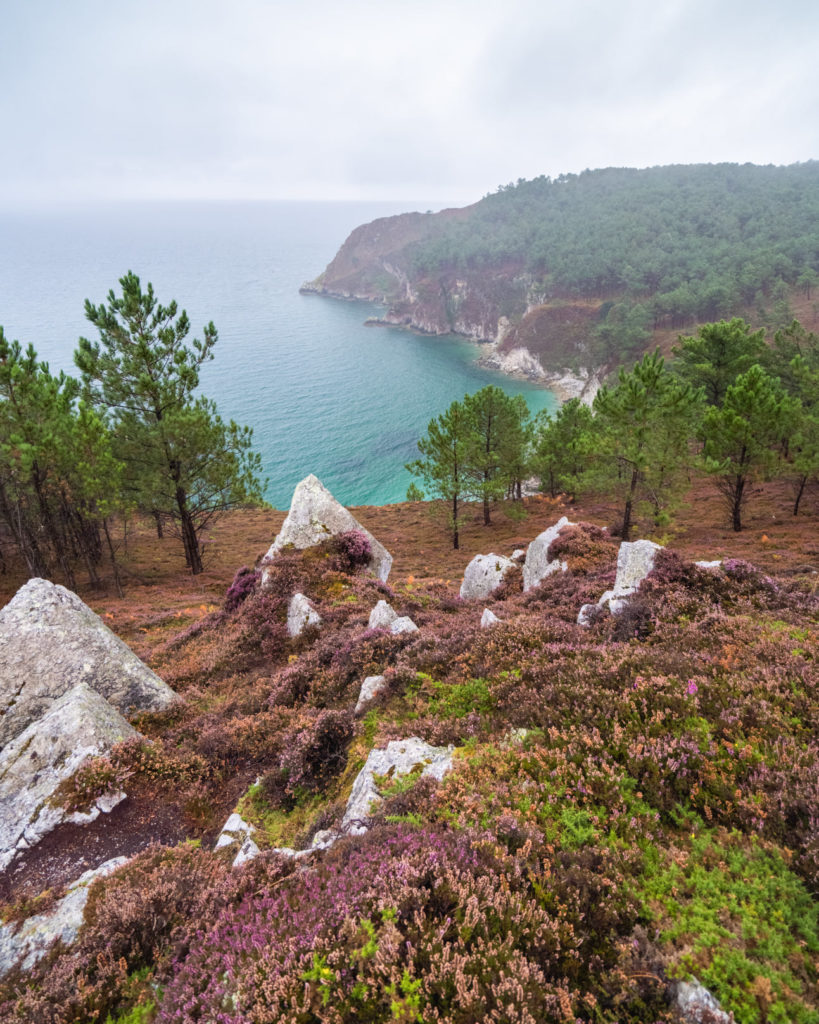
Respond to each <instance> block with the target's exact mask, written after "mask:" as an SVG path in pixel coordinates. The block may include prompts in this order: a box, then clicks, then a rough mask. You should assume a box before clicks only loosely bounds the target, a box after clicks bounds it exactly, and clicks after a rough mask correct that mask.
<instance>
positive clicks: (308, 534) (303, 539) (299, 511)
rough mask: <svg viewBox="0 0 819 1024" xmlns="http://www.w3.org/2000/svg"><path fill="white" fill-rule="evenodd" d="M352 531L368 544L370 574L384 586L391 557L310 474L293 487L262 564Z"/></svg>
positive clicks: (264, 579)
mask: <svg viewBox="0 0 819 1024" xmlns="http://www.w3.org/2000/svg"><path fill="white" fill-rule="evenodd" d="M351 530H358V531H360V532H361V533H363V534H364V535H365V536H366V538H367V540H368V541H369V542H370V551H371V554H370V562H369V567H370V571H371V572H373V573H374V575H376V576H377V577H378V578H379V579H380V580H381V582H382V583H386V581H387V577H388V576H389V574H390V568H391V567H392V555H391V554H390V553H389V551H387V549H386V548H385V547H384V545H383V544H381V543H379V542H378V541H377V540H376V539H375V537H373V535H372V534H371V533H370V532H369V530H365V529H364V527H363V526H362V525H361V523H359V522H358V520H357V519H356V518H355V516H353V514H352V513H351V512H349V511H348V510H347V509H346V508H345V507H344V506H343V505H341V504H340V503H339V502H337V501H336V499H335V498H334V497H333V496H332V494H331V493H330V492H329V491H328V490H327V488H326V487H325V486H324V485H323V484H322V482H321V481H320V480H319V479H318V478H317V477H315V476H314V475H313V474H312V473H311V474H310V475H309V476H308V477H305V478H304V480H302V481H301V483H299V484H298V485H297V486H296V489H295V491H294V492H293V500H292V501H291V502H290V511H289V512H288V514H287V518H286V519H285V521H284V523H283V524H282V528H281V531H280V533H279V534H278V536H277V537H276V539H275V540H274V541H273V543H272V545H271V546H270V550H269V551H268V552H267V555H266V556H265V561H267V562H270V561H272V560H273V559H274V558H275V557H276V555H278V554H279V552H280V551H281V550H282V549H283V548H285V547H287V546H288V545H290V546H292V547H294V548H296V549H297V550H303V549H304V548H310V547H313V546H314V545H316V544H321V542H322V541H325V540H327V539H328V538H329V537H333V536H336V535H337V534H340V533H349V532H350V531H351ZM268 582H269V573H268V571H267V570H263V571H262V586H265V585H267V584H268Z"/></svg>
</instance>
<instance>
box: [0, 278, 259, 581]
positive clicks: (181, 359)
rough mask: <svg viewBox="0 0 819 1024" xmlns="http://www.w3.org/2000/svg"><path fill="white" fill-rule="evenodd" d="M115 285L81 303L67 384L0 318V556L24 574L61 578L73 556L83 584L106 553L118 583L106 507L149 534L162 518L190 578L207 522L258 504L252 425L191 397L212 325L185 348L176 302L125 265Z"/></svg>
mask: <svg viewBox="0 0 819 1024" xmlns="http://www.w3.org/2000/svg"><path fill="white" fill-rule="evenodd" d="M120 286H121V288H122V295H121V296H119V297H118V296H116V295H115V294H114V292H113V291H111V292H110V293H109V295H108V301H107V305H104V304H101V305H100V306H94V305H92V304H91V303H90V302H86V317H87V318H88V320H89V322H90V323H92V324H93V325H94V326H95V327H97V328H98V330H99V333H100V341H99V342H97V343H93V342H91V341H89V340H88V339H86V338H81V339H80V340H79V344H78V348H77V351H76V353H75V361H76V364H77V367H78V368H79V370H80V373H81V380H80V381H76V380H74V379H73V378H71V377H69V376H67V375H66V374H63V373H61V374H60V375H59V376H57V377H55V376H54V375H52V374H51V372H50V370H49V367H48V365H47V364H46V363H43V362H40V361H39V360H38V359H37V354H36V352H35V351H34V349H33V348H32V347H31V346H29V347H28V348H27V349H26V351H25V352H24V351H23V349H22V346H21V345H20V344H19V343H18V342H16V341H14V342H10V341H8V340H7V339H6V338H5V336H4V335H3V332H2V328H0V520H1V521H2V526H3V533H2V535H0V563H2V561H3V559H4V558H5V557H6V556H7V557H9V558H10V557H12V556H15V555H19V556H22V558H23V559H24V560H25V562H26V565H27V567H28V570H29V572H30V574H31V575H33V576H50V575H52V574H53V573H54V572H55V571H59V572H60V574H61V575H62V576H63V578H64V579H65V580H66V581H67V582H68V584H69V586H73V585H74V583H75V580H76V567H77V566H78V565H82V567H83V568H84V569H85V570H86V571H87V574H88V577H89V579H90V580H91V581H92V582H96V581H97V580H98V578H99V574H100V565H101V563H102V562H103V560H104V559H105V558H107V559H108V560H109V562H110V566H111V568H112V571H113V572H114V575H115V577H117V579H118V576H117V566H116V553H115V546H114V542H113V540H112V536H111V532H110V520H111V517H112V516H113V515H115V514H116V515H118V516H119V517H120V519H122V518H123V517H125V516H127V515H128V514H130V513H132V512H134V511H137V512H140V513H147V514H150V515H152V516H153V517H154V520H155V522H156V526H157V530H158V532H159V533H160V535H161V533H162V529H163V527H164V525H166V524H170V525H171V526H172V527H173V528H174V529H175V530H176V532H177V533H178V535H179V536H180V538H181V540H182V543H183V549H184V552H185V561H186V564H187V565H188V567H189V568H190V570H191V572H192V573H194V574H197V573H199V572H201V571H202V557H201V550H200V536H201V533H202V531H203V530H204V529H205V527H206V526H207V525H208V523H210V522H211V521H212V520H213V518H214V517H216V516H218V515H219V514H220V513H222V512H224V511H225V510H226V509H230V508H235V507H237V506H239V505H243V504H248V503H252V502H259V501H261V500H262V498H261V490H262V488H261V484H260V482H259V472H260V466H261V463H260V460H259V456H258V455H257V454H256V453H254V452H253V450H252V431H251V430H250V428H248V427H239V426H238V425H237V424H236V423H234V422H233V421H232V420H231V421H230V422H228V423H226V422H225V421H224V420H223V419H222V418H221V417H220V416H219V414H218V412H217V410H216V405H215V403H214V402H212V401H211V400H209V399H207V398H205V397H204V396H202V395H198V394H197V393H196V392H197V388H198V384H199V368H200V367H201V365H202V364H203V363H204V362H205V361H206V360H209V359H212V358H213V351H212V350H213V347H214V345H215V344H216V341H217V333H216V328H215V327H214V326H213V324H212V323H211V324H209V325H208V326H207V328H206V329H205V333H204V338H203V340H202V341H198V340H194V341H193V343H192V345H191V346H189V345H188V344H187V343H186V341H185V339H186V337H187V334H188V332H189V329H190V323H189V321H188V318H187V315H186V313H185V311H184V310H182V312H181V313H179V314H178V315H177V306H176V303H175V302H172V303H171V304H170V305H169V306H163V305H161V304H160V303H159V302H158V301H157V299H156V297H155V295H154V292H153V288H152V287H151V285H150V284H149V285H148V287H147V289H146V290H145V291H143V290H142V287H141V285H140V281H139V278H138V277H137V276H136V275H135V274H133V273H131V272H129V273H128V274H126V275H125V276H124V277H123V278H121V279H120ZM103 538H104V542H103Z"/></svg>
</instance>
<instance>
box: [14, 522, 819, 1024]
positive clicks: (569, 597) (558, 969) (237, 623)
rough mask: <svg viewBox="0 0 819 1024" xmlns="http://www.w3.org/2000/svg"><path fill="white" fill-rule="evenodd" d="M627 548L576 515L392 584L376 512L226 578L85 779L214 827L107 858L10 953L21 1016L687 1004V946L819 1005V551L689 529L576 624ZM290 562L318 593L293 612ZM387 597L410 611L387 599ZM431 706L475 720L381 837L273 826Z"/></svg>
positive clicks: (314, 812)
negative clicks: (691, 543) (370, 568)
mask: <svg viewBox="0 0 819 1024" xmlns="http://www.w3.org/2000/svg"><path fill="white" fill-rule="evenodd" d="M515 529H516V532H517V534H521V533H526V532H528V524H527V523H525V522H524V523H523V524H518V525H517V526H516V528H515ZM534 532H536V531H532V533H533V534H534ZM617 547H618V542H617V541H615V540H613V539H612V538H611V537H610V536H609V534H608V533H607V532H606V531H603V530H602V529H600V528H599V526H597V525H591V524H588V523H584V522H582V521H581V522H580V524H579V525H577V526H574V527H572V528H571V529H570V530H567V531H565V533H563V534H561V536H560V538H559V541H558V542H556V544H555V545H554V549H553V550H552V551H551V555H552V556H553V557H558V556H559V557H560V558H561V559H565V560H566V561H567V563H568V570H567V572H566V573H556V574H554V575H553V576H550V577H548V578H546V579H545V580H544V581H543V582H542V583H541V584H540V586H538V587H536V588H534V589H533V590H531V591H529V592H527V593H526V594H523V593H522V592H521V589H520V575H519V573H515V574H510V576H511V578H509V579H507V581H506V582H505V583H504V584H503V586H502V587H500V588H498V590H496V591H495V592H494V593H493V594H492V595H491V596H490V597H489V598H488V599H487V601H486V602H485V603H476V604H470V603H469V602H464V601H461V600H460V599H459V598H457V597H456V594H457V581H456V582H455V583H451V584H450V585H447V583H446V582H445V581H444V580H443V579H442V578H441V577H439V576H427V577H424V578H414V577H413V576H411V575H405V576H403V577H401V576H399V577H397V578H394V579H393V580H392V581H391V583H392V585H391V586H387V585H384V584H381V583H379V582H378V581H377V580H375V579H373V578H372V577H371V576H369V575H367V574H366V572H364V571H362V569H361V565H362V562H363V561H364V560H365V559H366V553H365V552H364V551H363V550H362V548H361V545H360V544H359V543H358V539H357V538H356V537H347V538H344V539H342V540H338V539H336V540H335V541H332V542H327V543H326V544H324V545H321V546H319V547H317V548H314V549H310V550H308V551H305V552H295V551H285V552H283V553H282V554H281V555H280V556H279V557H278V558H277V559H276V560H275V561H274V562H273V563H272V564H271V565H270V567H269V573H270V574H271V585H270V587H269V588H268V589H266V590H261V589H260V588H259V585H258V577H257V574H256V573H255V571H254V570H244V571H242V572H240V573H238V574H237V575H236V577H235V579H234V580H233V583H232V584H231V583H230V579H231V577H230V576H228V577H227V580H226V582H225V586H224V591H223V592H224V593H226V594H227V596H226V598H225V600H224V601H222V602H219V606H218V607H217V608H214V609H213V610H210V611H208V610H205V611H204V612H203V614H201V615H200V616H198V617H197V618H196V619H195V620H194V621H193V623H190V624H188V625H187V626H186V627H185V628H184V629H182V631H181V632H177V633H176V634H174V635H170V633H169V631H166V630H164V629H163V631H162V633H161V634H160V635H162V639H161V640H160V642H159V643H156V644H155V645H154V647H153V652H152V664H153V666H154V667H155V668H156V669H157V670H158V671H159V672H160V673H161V674H162V675H163V677H164V678H165V679H166V680H167V681H168V682H169V683H171V685H173V686H174V688H175V689H176V690H177V691H178V693H179V694H180V700H179V701H178V702H177V703H176V704H175V705H174V706H173V707H171V708H170V709H168V710H166V711H164V712H161V713H157V714H143V715H141V716H140V717H139V727H140V729H141V731H142V732H143V733H144V734H145V735H146V737H147V740H143V741H140V742H131V743H128V744H122V745H120V746H118V747H116V748H114V750H113V751H112V753H111V754H110V755H109V757H108V758H105V759H97V760H96V761H94V762H91V763H90V764H89V765H88V766H87V767H86V769H85V770H84V771H83V772H82V773H81V774H80V775H79V776H78V777H77V779H76V780H75V785H74V787H73V789H72V791H71V792H68V793H65V794H63V799H64V800H65V801H66V802H67V803H69V804H70V805H71V806H72V807H76V808H81V807H83V806H87V805H88V804H89V803H90V802H91V801H92V800H93V799H94V798H95V797H96V796H97V795H99V794H100V793H101V792H104V791H106V790H108V789H111V788H115V787H116V786H119V785H125V786H126V788H127V789H128V791H129V794H133V795H134V799H136V798H138V797H139V795H140V794H141V795H142V796H143V797H145V798H146V799H147V798H150V799H151V800H153V801H155V802H156V803H157V804H162V805H167V806H170V807H173V808H174V809H175V813H176V814H178V815H179V817H180V819H181V820H182V821H183V822H184V823H185V828H186V829H187V831H188V834H189V836H190V837H191V839H192V840H193V842H189V843H187V844H183V845H181V846H178V847H172V848H167V847H166V848H161V847H154V848H151V849H149V850H147V851H145V852H143V853H140V854H139V855H138V856H137V858H136V859H135V860H133V861H132V862H131V863H130V864H129V865H127V866H126V867H125V868H123V869H121V870H120V871H119V872H117V873H116V874H114V875H113V876H111V877H110V878H108V879H105V880H103V881H101V882H98V883H96V884H95V888H94V891H93V894H92V899H91V901H90V902H89V908H88V910H87V912H86V923H85V925H84V927H83V930H82V932H81V934H80V939H79V941H78V944H77V945H76V946H74V947H73V948H72V949H71V950H67V951H64V950H60V949H57V950H55V951H54V952H53V953H52V955H51V958H50V960H49V961H48V962H47V963H44V964H43V965H41V966H40V967H38V968H35V969H34V970H33V971H31V972H30V973H29V974H28V975H27V976H26V977H25V978H23V977H21V976H17V977H14V978H8V979H6V981H5V982H4V983H3V986H2V989H1V990H0V992H1V995H0V998H2V1003H0V1019H4V1020H9V1021H26V1020H34V1019H36V1020H38V1021H39V1020H42V1021H46V1022H54V1024H58V1022H60V1024H63V1022H65V1024H68V1022H79V1021H100V1022H104V1021H106V1019H107V1018H108V1017H109V1016H110V1019H111V1021H112V1022H114V1021H139V1022H141V1024H148V1022H151V1021H154V1020H156V1021H162V1022H178V1024H183V1022H185V1024H188V1022H193V1021H210V1020H213V1021H222V1022H224V1024H240V1022H242V1024H245V1022H250V1021H253V1022H263V1021H270V1022H274V1021H275V1022H280V1021H281V1022H294V1024H295V1022H299V1024H307V1022H313V1021H315V1022H325V1021H326V1022H341V1021H373V1022H376V1021H384V1022H387V1021H403V1022H410V1021H424V1022H426V1021H446V1022H463V1024H466V1022H469V1021H476V1020H487V1021H497V1022H507V1021H508V1022H510V1024H511V1022H516V1024H517V1022H540V1021H551V1020H554V1021H564V1020H572V1021H575V1020H580V1021H589V1022H592V1021H593V1022H612V1024H613V1022H615V1021H635V1022H637V1021H646V1022H650V1021H662V1020H669V1021H671V1020H674V1019H675V1018H674V1011H673V1010H672V1008H671V1006H670V1005H669V1001H668V995H667V991H668V985H669V982H670V981H671V980H673V979H675V978H687V977H691V976H696V977H697V978H699V979H700V980H701V981H702V982H703V983H705V984H706V985H707V986H708V987H709V989H710V990H711V991H712V992H713V993H714V994H715V995H716V996H717V998H718V999H719V1000H720V1002H721V1003H722V1005H723V1007H724V1008H726V1009H728V1010H731V1011H732V1012H733V1013H734V1014H735V1016H736V1019H737V1020H738V1021H740V1022H742V1024H752V1022H756V1021H771V1022H786V1021H795V1022H800V1024H802V1022H805V1024H809V1022H817V1021H819V983H818V982H817V957H819V918H818V917H817V902H816V895H817V888H819V775H817V771H816V765H817V762H818V761H819V742H818V741H817V736H819V729H818V728H817V726H818V725H819V699H817V689H816V660H815V658H816V634H817V615H816V613H817V605H819V597H817V592H816V586H815V582H814V577H813V576H812V575H811V573H810V572H809V571H804V572H791V573H789V574H786V573H777V572H776V570H775V568H772V566H771V562H770V560H769V562H768V564H767V565H766V568H765V570H764V571H763V570H762V569H760V568H758V567H757V566H756V565H755V564H754V562H753V561H752V560H751V559H748V558H746V557H737V558H733V559H728V560H727V561H726V562H725V563H724V565H723V566H722V567H721V568H720V569H718V570H713V569H703V568H698V567H697V566H695V565H694V564H693V562H692V561H691V560H689V558H687V557H684V556H683V554H681V553H679V552H676V551H675V550H674V549H673V546H672V548H670V549H669V550H665V551H663V552H662V553H661V554H660V555H659V556H658V559H657V563H656V565H655V569H654V571H653V572H652V573H651V575H650V576H649V577H648V579H647V580H646V581H645V582H644V583H643V585H642V587H641V589H640V591H639V593H638V594H637V595H636V596H635V597H634V598H633V599H632V601H631V603H630V605H629V607H628V608H627V609H626V611H625V612H624V613H623V615H621V616H619V617H618V618H612V617H602V616H601V617H599V618H598V619H597V620H596V621H594V622H593V623H592V625H591V626H590V627H589V628H586V629H584V628H582V627H580V626H578V625H577V621H576V620H577V612H578V610H579V608H580V606H581V604H584V603H587V602H591V601H596V600H597V599H598V598H599V597H600V595H601V594H602V592H603V591H604V590H606V589H608V588H609V587H610V586H611V584H612V582H613V579H614V570H615V562H616V557H617ZM742 554H743V555H746V554H747V552H746V551H745V550H743V551H742ZM424 557H425V556H424ZM467 560H468V556H465V557H464V559H463V561H464V564H465V562H466V561H467ZM296 590H298V591H301V592H303V593H305V594H307V595H308V596H309V598H310V599H311V600H312V601H313V602H314V603H315V605H316V607H317V609H318V611H319V612H320V614H321V616H322V620H323V621H322V625H321V627H320V628H318V629H315V628H314V629H310V630H307V631H306V632H305V633H304V634H303V635H302V636H300V637H296V638H291V637H289V636H288V634H287V630H286V627H285V619H286V612H287V601H288V598H289V595H290V594H291V593H293V592H294V591H296ZM381 598H384V599H386V600H388V601H389V602H390V604H391V605H392V606H393V607H394V608H395V610H396V612H398V614H401V615H410V616H412V618H413V619H414V621H415V622H416V623H417V624H418V626H419V630H418V632H416V633H411V634H402V635H392V634H391V633H389V632H388V631H386V630H377V629H376V630H371V629H369V626H368V619H369V612H370V610H371V609H372V607H373V606H374V605H375V603H376V602H377V601H378V600H379V599H381ZM484 604H485V606H486V607H489V608H491V609H492V610H493V611H494V612H495V614H496V615H497V616H498V618H499V619H500V622H498V623H497V624H495V625H493V626H492V627H491V628H489V629H481V628H480V626H479V621H480V615H481V611H482V609H483V607H484ZM183 625H184V624H183ZM163 634H164V635H163ZM375 674H381V675H383V676H384V677H385V684H386V685H385V687H384V689H383V690H382V691H381V692H380V693H379V695H378V696H377V697H376V698H375V699H374V700H373V701H372V702H371V704H370V705H369V706H368V708H367V709H366V712H365V713H364V714H362V715H360V716H359V717H356V716H355V715H354V714H353V710H352V709H353V707H354V705H355V702H356V699H357V697H358V691H359V688H360V685H361V682H362V681H363V679H364V678H365V677H366V676H368V675H375ZM413 735H414V736H418V737H420V738H422V739H424V740H426V741H427V742H430V743H432V744H435V745H443V744H453V745H454V746H455V759H454V768H453V770H452V771H451V773H450V774H448V775H447V776H446V777H445V778H444V779H443V781H442V782H440V783H436V782H435V781H434V780H431V779H429V778H420V777H419V773H418V772H416V773H414V774H410V775H407V776H403V777H401V778H382V779H380V780H379V789H380V792H381V793H382V795H383V797H384V800H383V802H382V803H381V804H380V805H378V806H377V807H375V808H373V811H372V817H371V819H370V830H369V832H368V833H367V834H366V835H365V836H361V837H348V838H345V839H342V840H340V841H339V842H338V843H336V845H335V846H334V847H332V848H330V849H329V850H325V851H321V852H316V853H313V854H311V855H310V856H309V857H306V858H304V859H302V860H299V861H297V862H294V861H293V860H291V859H288V858H286V857H284V856H282V855H281V854H279V853H276V852H275V848H276V847H281V846H294V847H296V848H304V847H306V846H307V845H309V842H310V840H311V839H312V837H313V836H314V835H315V834H316V832H317V831H318V830H320V829H327V828H331V827H333V826H337V825H338V823H339V822H340V819H341V816H342V814H343V810H344V805H345V802H346V799H347V797H348V796H349V793H350V790H351V788H352V784H353V781H354V779H355V777H356V775H357V773H358V771H359V770H360V768H361V767H362V765H363V763H364V761H365V759H366V757H367V754H368V752H369V751H370V750H371V749H372V748H373V747H374V746H379V747H382V746H384V745H385V744H386V743H387V742H388V741H389V740H391V739H398V738H403V737H407V736H413ZM237 807H238V809H239V810H240V812H241V813H242V815H243V817H244V818H245V820H247V821H250V822H252V823H253V824H254V825H255V826H256V829H257V831H256V833H255V835H254V838H255V839H256V841H257V843H258V845H259V846H260V847H261V849H262V854H261V856H260V857H258V858H257V859H256V860H254V861H251V862H250V863H248V864H246V865H244V866H243V867H241V868H236V869H232V870H231V868H230V861H231V859H232V853H230V851H228V852H219V853H215V852H211V851H212V846H213V840H214V837H215V834H216V832H217V831H218V828H219V826H220V825H221V824H222V822H223V821H224V820H225V818H226V816H227V814H228V813H229V812H230V811H231V810H233V809H234V808H237ZM197 842H198V843H199V845H195V843H197Z"/></svg>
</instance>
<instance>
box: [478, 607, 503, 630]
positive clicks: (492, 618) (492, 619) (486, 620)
mask: <svg viewBox="0 0 819 1024" xmlns="http://www.w3.org/2000/svg"><path fill="white" fill-rule="evenodd" d="M496 622H500V619H499V618H498V617H497V615H496V614H495V613H494V612H493V611H490V610H489V609H488V608H484V610H483V615H482V616H481V629H489V627H490V626H494V625H495V623H496Z"/></svg>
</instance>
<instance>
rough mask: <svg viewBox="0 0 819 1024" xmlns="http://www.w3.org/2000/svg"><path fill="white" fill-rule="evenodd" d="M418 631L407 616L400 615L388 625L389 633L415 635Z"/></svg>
mask: <svg viewBox="0 0 819 1024" xmlns="http://www.w3.org/2000/svg"><path fill="white" fill-rule="evenodd" d="M417 631H418V627H417V626H416V625H415V623H414V622H413V621H412V619H411V618H410V617H409V615H401V616H399V617H398V618H397V619H395V620H394V621H393V622H392V623H391V625H390V632H391V633H415V632H417Z"/></svg>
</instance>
